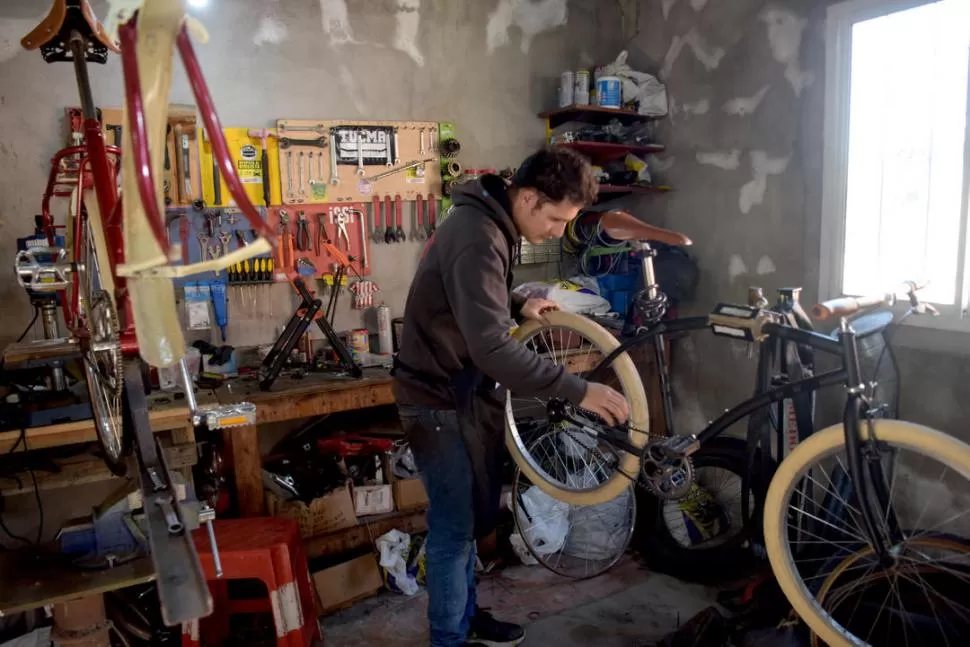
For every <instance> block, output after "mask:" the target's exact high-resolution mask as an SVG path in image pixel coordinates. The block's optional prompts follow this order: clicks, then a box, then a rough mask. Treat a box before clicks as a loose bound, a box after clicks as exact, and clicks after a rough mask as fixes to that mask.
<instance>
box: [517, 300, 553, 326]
mask: <svg viewBox="0 0 970 647" xmlns="http://www.w3.org/2000/svg"><path fill="white" fill-rule="evenodd" d="M558 309H559V304H558V303H556V302H555V301H550V300H549V299H527V300H526V302H525V303H523V304H522V310H520V311H519V312H520V313H521V314H522V317H523V318H525V319H532V320H534V321H538V322H539V323H549V321H548V320H547V319H546V313H547V312H552V311H553V310H558Z"/></svg>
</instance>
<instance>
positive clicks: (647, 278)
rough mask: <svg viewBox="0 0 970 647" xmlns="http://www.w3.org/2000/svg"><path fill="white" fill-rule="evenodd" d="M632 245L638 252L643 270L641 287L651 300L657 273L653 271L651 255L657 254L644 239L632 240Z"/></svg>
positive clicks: (655, 287) (654, 293)
mask: <svg viewBox="0 0 970 647" xmlns="http://www.w3.org/2000/svg"><path fill="white" fill-rule="evenodd" d="M633 246H634V249H636V250H637V252H639V254H640V266H641V271H642V272H643V289H644V290H646V292H647V297H648V298H650V299H651V300H653V299H656V298H657V275H656V274H655V273H654V268H653V257H654V256H656V255H657V252H655V251H654V249H653V247H651V246H650V243H649V242H647V241H645V240H637V241H634V243H633Z"/></svg>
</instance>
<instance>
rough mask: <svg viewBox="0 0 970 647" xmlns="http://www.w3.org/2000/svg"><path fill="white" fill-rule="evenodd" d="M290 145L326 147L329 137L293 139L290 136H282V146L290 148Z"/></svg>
mask: <svg viewBox="0 0 970 647" xmlns="http://www.w3.org/2000/svg"><path fill="white" fill-rule="evenodd" d="M290 146H316V147H317V148H326V146H327V138H326V137H317V138H316V139H291V138H289V137H280V148H289V147H290Z"/></svg>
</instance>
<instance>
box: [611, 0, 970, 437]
mask: <svg viewBox="0 0 970 647" xmlns="http://www.w3.org/2000/svg"><path fill="white" fill-rule="evenodd" d="M826 4H829V3H824V2H819V3H810V2H805V1H804V0H731V2H724V1H720V2H719V1H716V0H715V1H713V2H708V0H657V1H646V2H641V3H640V5H639V8H640V15H639V19H638V21H637V23H636V24H637V25H638V32H637V34H636V35H635V36H634V38H633V40H632V43H631V45H630V60H631V63H632V64H633V65H634V67H639V68H641V69H644V70H645V71H649V72H652V73H655V74H658V76H659V77H660V78H661V79H662V80H663V81H664V82H665V83H666V84H667V89H668V92H669V95H670V102H671V106H672V111H671V116H670V119H668V120H667V121H666V122H665V123H664V132H663V135H662V137H661V139H662V141H664V142H665V143H667V144H668V154H667V156H666V160H665V164H666V165H669V169H668V170H667V171H666V175H667V176H668V179H669V181H670V182H671V183H672V184H673V185H674V187H675V188H676V189H678V190H677V191H676V192H675V193H673V194H671V195H670V196H669V197H667V198H663V199H651V200H642V201H640V204H639V206H640V208H641V209H642V210H643V214H644V215H645V216H646V217H647V218H648V219H650V220H653V221H656V222H658V223H663V224H665V225H666V226H668V227H671V228H674V229H678V230H680V231H683V232H685V233H687V234H688V235H690V236H691V237H693V239H694V241H695V248H694V251H695V252H696V254H697V258H698V261H699V264H700V267H701V281H700V287H699V290H698V293H697V298H696V299H695V301H694V303H692V304H690V307H689V310H695V311H697V312H706V311H707V309H708V308H709V307H710V306H711V305H712V304H713V303H715V302H716V301H718V300H722V301H724V300H735V301H736V302H740V303H743V302H744V299H745V295H746V289H747V287H748V286H749V285H760V286H763V287H765V288H766V290H767V291H768V293H769V294H771V293H773V291H774V289H775V288H777V287H782V286H790V285H801V286H803V287H804V288H805V290H804V301H805V303H807V304H811V303H813V302H814V301H813V299H815V298H816V296H817V289H818V263H819V238H820V222H821V202H822V146H823V138H822V134H823V103H824V86H825V79H824V72H825V42H824V35H825V22H824V21H825V5H826ZM943 337H946V336H944V335H939V334H929V335H927V334H924V335H912V334H900V335H899V336H898V340H899V342H900V345H898V347H897V352H898V357H899V362H900V370H901V373H902V400H901V415H902V416H903V417H905V418H907V419H911V420H914V421H917V422H922V423H925V424H929V425H932V426H935V427H938V428H940V429H943V430H946V431H949V432H951V433H954V434H957V435H960V436H962V437H964V438H968V439H970V431H968V430H967V429H966V428H965V426H964V425H963V421H964V420H965V419H966V417H967V415H968V414H970V385H968V380H967V379H966V377H967V372H968V369H967V366H968V362H967V358H966V357H965V356H964V355H960V354H953V353H948V352H943V351H941V350H938V348H939V347H940V346H943V345H944V344H939V343H934V342H939V340H940V339H941V338H943ZM947 341H948V344H946V345H951V346H952V345H958V346H962V347H963V348H967V347H968V346H970V344H967V343H966V340H965V339H963V338H961V337H953V336H949V337H948V339H947ZM928 347H929V348H930V349H929V350H928ZM933 347H936V348H937V349H933ZM753 367H754V362H753V360H751V359H749V357H748V356H747V354H746V353H745V350H744V347H743V345H741V344H732V343H731V342H727V341H725V340H723V339H717V338H713V337H712V336H709V335H700V336H698V337H697V338H696V339H694V340H692V341H691V342H688V343H686V344H683V345H682V346H681V350H680V355H679V357H678V358H677V370H676V378H675V379H676V383H677V385H678V389H677V395H678V398H679V402H678V405H679V407H678V412H679V418H680V421H681V422H682V424H683V426H684V428H682V429H681V431H683V432H688V431H696V430H697V428H698V427H697V425H699V424H700V425H702V424H703V423H704V421H705V420H706V419H708V418H711V417H714V416H716V415H717V414H718V413H719V412H720V411H721V410H723V409H724V408H725V407H728V406H731V405H732V404H734V403H736V402H737V401H738V399H739V398H741V397H744V396H745V395H747V394H749V393H750V391H751V388H752V385H753ZM840 398H841V394H839V393H838V392H833V393H832V394H831V396H830V397H829V398H828V399H827V400H828V402H829V404H830V406H828V407H823V408H822V413H821V416H820V417H821V418H822V420H820V421H821V422H832V421H834V420H835V419H837V417H838V411H839V408H838V405H837V404H836V403H837V402H838V401H839V399H840ZM832 405H834V406H832Z"/></svg>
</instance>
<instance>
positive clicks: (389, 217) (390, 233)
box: [384, 195, 397, 243]
mask: <svg viewBox="0 0 970 647" xmlns="http://www.w3.org/2000/svg"><path fill="white" fill-rule="evenodd" d="M391 209H392V205H391V196H389V195H385V196H384V220H385V221H386V222H387V229H385V230H384V242H385V243H396V242H397V237H396V236H395V235H394V234H395V232H394V215H393V212H392V211H391Z"/></svg>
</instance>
